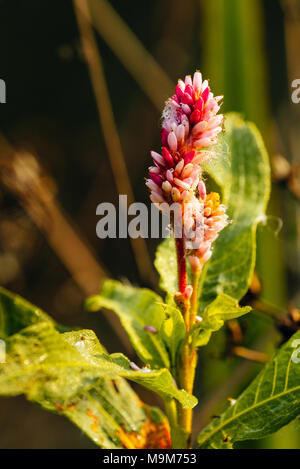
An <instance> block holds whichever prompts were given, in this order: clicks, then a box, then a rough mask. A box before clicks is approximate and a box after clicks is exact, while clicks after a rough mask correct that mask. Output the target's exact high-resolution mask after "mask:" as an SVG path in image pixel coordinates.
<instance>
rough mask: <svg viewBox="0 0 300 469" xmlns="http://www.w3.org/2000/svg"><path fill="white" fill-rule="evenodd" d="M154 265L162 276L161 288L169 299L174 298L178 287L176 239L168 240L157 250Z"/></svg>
mask: <svg viewBox="0 0 300 469" xmlns="http://www.w3.org/2000/svg"><path fill="white" fill-rule="evenodd" d="M154 265H155V267H156V270H157V271H158V273H159V275H160V281H159V286H160V288H161V289H162V290H163V291H165V292H166V293H167V294H168V296H169V297H173V296H174V295H175V293H176V292H177V290H178V287H177V259H176V248H175V242H174V238H172V237H171V238H166V239H165V240H164V241H163V242H162V243H160V245H159V246H158V248H157V250H156V256H155V261H154Z"/></svg>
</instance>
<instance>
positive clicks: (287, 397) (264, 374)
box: [198, 332, 300, 449]
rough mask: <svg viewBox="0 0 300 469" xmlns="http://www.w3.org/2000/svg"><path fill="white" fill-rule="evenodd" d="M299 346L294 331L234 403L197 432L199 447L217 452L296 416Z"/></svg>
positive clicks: (298, 410)
mask: <svg viewBox="0 0 300 469" xmlns="http://www.w3.org/2000/svg"><path fill="white" fill-rule="evenodd" d="M299 344H300V332H297V333H296V334H295V335H294V336H293V337H292V338H291V339H290V340H289V342H288V343H287V344H286V345H284V346H283V347H282V348H281V349H280V350H279V352H278V353H277V354H276V355H275V357H274V358H273V359H272V360H271V361H270V362H269V363H268V364H267V365H266V366H265V367H264V368H263V370H262V371H261V372H260V373H259V375H258V376H257V377H256V378H255V380H254V381H253V382H252V383H251V384H250V386H249V387H248V388H247V389H246V390H245V391H244V392H243V393H242V394H241V396H240V397H239V398H238V399H237V401H236V403H235V404H234V405H231V406H230V407H229V408H228V409H227V410H226V411H225V412H224V413H223V414H222V415H221V417H220V418H219V419H217V420H215V421H214V422H212V423H211V424H210V425H209V426H208V427H206V428H205V429H204V430H203V431H202V432H201V433H200V435H199V437H198V445H199V448H211V449H213V448H215V449H220V448H224V447H226V446H227V444H228V445H229V446H232V445H233V444H234V443H235V442H237V441H243V440H253V439H259V438H263V437H265V436H267V435H270V434H272V433H275V432H276V431H277V430H279V429H280V428H281V427H282V426H284V425H287V424H288V423H289V422H291V421H292V420H294V419H295V418H296V417H297V416H298V415H299V414H300V365H299V355H300V354H299ZM297 347H298V349H297Z"/></svg>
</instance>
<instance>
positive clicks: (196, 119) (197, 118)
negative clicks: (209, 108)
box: [190, 109, 201, 124]
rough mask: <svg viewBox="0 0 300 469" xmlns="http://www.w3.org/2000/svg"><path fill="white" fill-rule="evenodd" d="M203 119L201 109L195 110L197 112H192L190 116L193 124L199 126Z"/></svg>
mask: <svg viewBox="0 0 300 469" xmlns="http://www.w3.org/2000/svg"><path fill="white" fill-rule="evenodd" d="M200 119H201V111H199V109H195V111H193V112H192V114H191V115H190V122H191V124H197V122H199V121H200Z"/></svg>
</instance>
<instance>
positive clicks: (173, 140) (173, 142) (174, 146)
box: [168, 132, 177, 151]
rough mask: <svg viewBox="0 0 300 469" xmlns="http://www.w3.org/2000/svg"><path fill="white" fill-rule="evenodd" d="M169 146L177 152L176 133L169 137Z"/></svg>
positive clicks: (171, 133) (170, 134)
mask: <svg viewBox="0 0 300 469" xmlns="http://www.w3.org/2000/svg"><path fill="white" fill-rule="evenodd" d="M168 145H169V148H170V150H172V151H176V150H177V138H176V135H175V133H174V132H170V133H169V135H168Z"/></svg>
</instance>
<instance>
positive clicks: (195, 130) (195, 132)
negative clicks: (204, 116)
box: [192, 121, 207, 137]
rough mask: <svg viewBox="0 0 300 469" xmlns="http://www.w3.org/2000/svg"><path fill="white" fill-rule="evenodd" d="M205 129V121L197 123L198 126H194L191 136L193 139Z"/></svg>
mask: <svg viewBox="0 0 300 469" xmlns="http://www.w3.org/2000/svg"><path fill="white" fill-rule="evenodd" d="M206 128H207V122H206V121H202V122H198V124H196V125H195V127H194V128H193V130H192V135H193V136H194V137H195V136H197V135H198V134H200V133H201V132H203V131H204V130H205V129H206Z"/></svg>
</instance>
